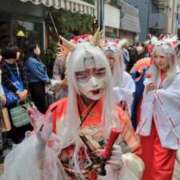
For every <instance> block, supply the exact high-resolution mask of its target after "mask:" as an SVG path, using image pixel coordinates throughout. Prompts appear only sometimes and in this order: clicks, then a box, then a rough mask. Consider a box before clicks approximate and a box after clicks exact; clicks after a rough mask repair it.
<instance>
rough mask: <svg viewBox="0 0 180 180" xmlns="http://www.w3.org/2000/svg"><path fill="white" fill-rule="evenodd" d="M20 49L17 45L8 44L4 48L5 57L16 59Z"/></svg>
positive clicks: (3, 55)
mask: <svg viewBox="0 0 180 180" xmlns="http://www.w3.org/2000/svg"><path fill="white" fill-rule="evenodd" d="M18 51H19V49H18V47H17V46H7V47H6V48H5V49H3V50H2V53H1V54H2V57H3V59H16V57H17V52H18Z"/></svg>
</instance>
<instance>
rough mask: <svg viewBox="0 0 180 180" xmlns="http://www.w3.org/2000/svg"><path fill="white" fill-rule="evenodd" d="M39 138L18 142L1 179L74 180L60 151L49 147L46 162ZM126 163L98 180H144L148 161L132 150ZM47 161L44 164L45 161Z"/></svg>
mask: <svg viewBox="0 0 180 180" xmlns="http://www.w3.org/2000/svg"><path fill="white" fill-rule="evenodd" d="M39 147H40V145H39V143H38V140H37V137H36V136H34V135H32V136H30V137H28V138H26V139H25V140H24V141H23V142H22V143H21V144H19V145H17V146H16V147H15V148H14V149H13V150H12V151H11V152H10V153H9V154H8V155H7V157H6V159H5V163H4V174H3V175H2V176H1V177H0V180H71V179H70V178H69V177H68V176H67V175H66V173H65V171H64V168H63V166H62V164H61V162H60V161H59V158H58V154H59V152H58V151H57V150H54V149H52V148H49V147H46V148H45V151H44V156H43V157H44V159H43V161H42V159H41V158H40V157H41V154H40V153H42V150H41V148H39ZM122 161H123V166H122V168H121V169H120V170H116V171H114V170H113V169H112V168H111V166H110V165H108V166H107V167H106V170H107V175H106V176H98V179H97V180H110V179H113V180H130V179H133V180H140V179H141V176H142V173H143V169H144V164H143V162H142V160H141V159H140V158H138V157H137V156H136V155H134V154H132V153H127V154H124V155H122ZM42 162H44V166H43V164H42Z"/></svg>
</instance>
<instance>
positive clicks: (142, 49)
mask: <svg viewBox="0 0 180 180" xmlns="http://www.w3.org/2000/svg"><path fill="white" fill-rule="evenodd" d="M136 50H137V60H140V59H142V58H145V57H147V56H148V54H147V52H146V46H145V44H144V43H140V42H139V43H137V44H136Z"/></svg>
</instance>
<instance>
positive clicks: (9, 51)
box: [1, 46, 31, 143]
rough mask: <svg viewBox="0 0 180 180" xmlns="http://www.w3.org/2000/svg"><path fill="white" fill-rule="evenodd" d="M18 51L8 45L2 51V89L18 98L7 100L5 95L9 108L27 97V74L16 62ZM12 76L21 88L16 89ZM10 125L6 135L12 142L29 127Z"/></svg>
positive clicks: (19, 137)
mask: <svg viewBox="0 0 180 180" xmlns="http://www.w3.org/2000/svg"><path fill="white" fill-rule="evenodd" d="M18 52H19V50H18V48H17V47H15V46H8V47H6V48H5V49H4V50H3V51H2V57H3V62H2V66H1V70H2V85H3V89H4V88H6V89H7V90H8V91H11V92H12V93H14V94H15V95H16V96H17V97H18V99H19V100H18V102H17V101H13V102H8V100H7V99H8V98H7V97H6V105H7V107H8V109H9V110H10V109H11V108H13V107H16V106H17V105H18V104H19V103H24V102H25V101H26V100H27V97H28V82H27V75H26V71H25V69H24V67H23V66H22V64H21V63H18V57H19V56H18ZM13 77H16V79H18V81H19V82H20V83H21V85H22V86H23V88H22V89H18V87H17V86H16V85H15V84H14V82H13ZM4 92H5V91H4ZM5 95H6V93H5ZM11 126H12V129H11V131H10V132H9V135H8V137H9V138H11V139H12V140H13V142H14V143H19V142H21V141H22V139H23V138H24V134H25V132H26V131H27V130H29V129H31V125H30V124H28V125H25V126H23V127H18V128H17V127H15V126H14V125H13V123H12V124H11Z"/></svg>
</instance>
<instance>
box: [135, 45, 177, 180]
mask: <svg viewBox="0 0 180 180" xmlns="http://www.w3.org/2000/svg"><path fill="white" fill-rule="evenodd" d="M179 83H180V71H179V69H178V68H177V64H176V55H175V50H174V48H173V47H171V46H170V45H169V44H167V43H165V42H160V43H159V45H156V46H155V47H154V50H153V52H152V65H151V67H150V68H149V70H148V71H147V72H146V79H145V81H144V84H145V89H144V94H143V100H142V104H141V116H140V122H139V124H138V128H137V133H138V134H139V135H140V136H141V144H142V158H143V160H144V162H145V172H144V175H143V180H165V179H166V180H171V179H172V175H173V169H174V163H175V154H176V150H177V149H178V148H179V147H180V139H179V137H180V129H179V127H180V126H179V124H180V120H179V117H180V113H179V109H180V86H179Z"/></svg>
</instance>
